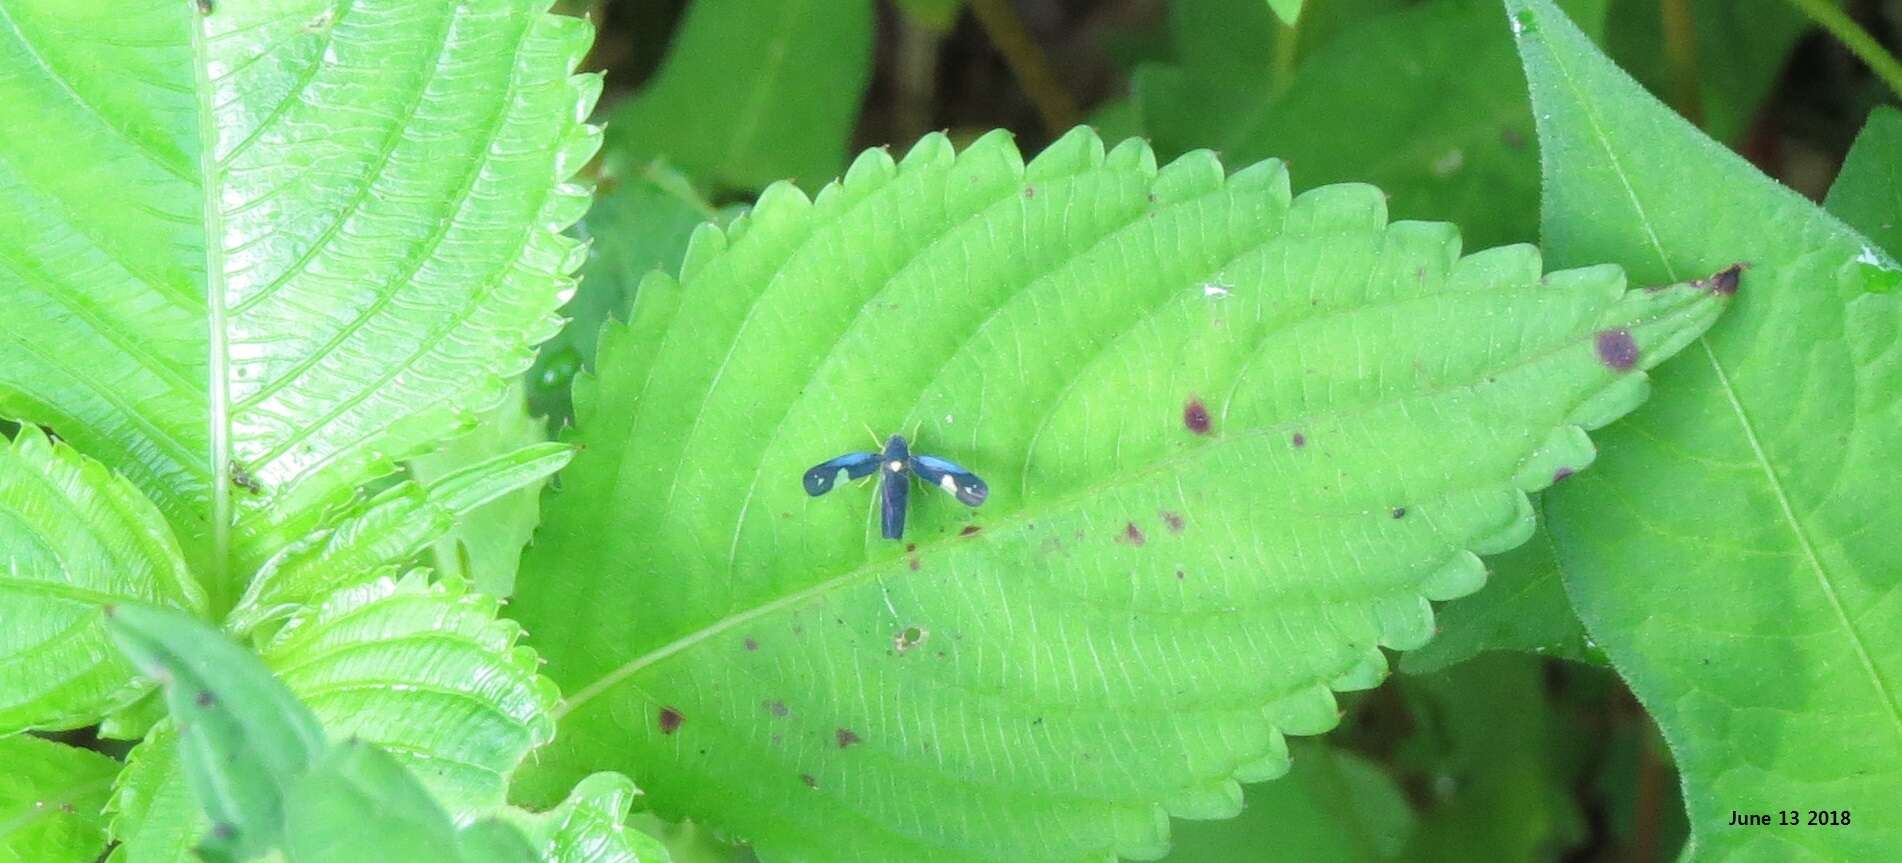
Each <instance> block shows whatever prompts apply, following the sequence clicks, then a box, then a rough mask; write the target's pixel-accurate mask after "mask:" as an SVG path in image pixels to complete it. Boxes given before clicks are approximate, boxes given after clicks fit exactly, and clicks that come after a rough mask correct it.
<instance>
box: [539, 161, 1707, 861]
mask: <svg viewBox="0 0 1902 863" xmlns="http://www.w3.org/2000/svg"><path fill="white" fill-rule="evenodd" d="M1287 183H1288V181H1287V175H1286V173H1285V172H1284V171H1283V170H1282V167H1281V165H1280V164H1279V163H1276V162H1266V163H1262V164H1259V165H1256V166H1253V167H1249V168H1246V169H1244V170H1241V171H1239V172H1237V173H1236V174H1234V175H1233V176H1225V172H1224V169H1223V167H1222V166H1221V165H1220V164H1219V163H1218V162H1217V161H1216V160H1215V158H1214V157H1213V156H1212V155H1210V154H1208V153H1206V152H1202V153H1195V154H1191V155H1190V156H1187V157H1185V158H1183V159H1182V160H1180V161H1178V162H1176V163H1174V164H1171V165H1169V166H1168V167H1165V168H1160V169H1158V168H1157V166H1156V163H1155V161H1154V159H1153V156H1152V155H1151V154H1150V152H1149V151H1148V149H1147V148H1146V147H1145V146H1144V145H1142V144H1141V143H1139V142H1129V143H1126V144H1124V145H1122V146H1119V147H1117V148H1115V149H1114V150H1113V151H1110V152H1107V153H1106V152H1105V150H1104V147H1103V145H1102V143H1101V142H1100V141H1099V140H1098V139H1096V138H1095V137H1094V136H1093V135H1091V134H1089V133H1088V132H1087V131H1081V130H1080V131H1077V132H1074V133H1072V134H1070V135H1067V136H1065V137H1064V138H1063V139H1062V140H1060V141H1059V142H1058V143H1056V144H1054V145H1052V147H1051V148H1050V149H1048V150H1047V151H1045V152H1044V153H1043V154H1042V155H1040V156H1039V157H1038V158H1037V159H1036V160H1035V161H1033V162H1032V163H1031V164H1030V165H1028V166H1026V165H1025V164H1024V163H1023V162H1022V160H1021V158H1020V157H1019V155H1018V152H1017V150H1016V149H1015V148H1014V147H1013V146H1012V145H1011V144H1010V142H1009V140H1008V138H1007V137H1005V136H1003V135H1001V134H994V135H989V136H986V137H984V138H983V139H981V140H979V141H978V142H976V143H974V144H973V145H972V146H971V147H970V148H968V149H967V150H965V151H964V152H962V153H954V152H953V151H952V148H951V146H950V145H949V144H948V143H947V142H946V141H945V140H944V139H943V138H941V137H937V136H933V137H930V138H927V139H926V140H925V141H923V142H922V143H920V144H919V145H918V146H917V147H916V148H914V149H913V150H912V151H911V152H910V153H909V154H908V155H907V156H906V157H905V158H904V160H903V162H902V164H894V163H893V161H892V160H891V158H890V157H889V156H888V155H886V154H885V153H884V152H883V151H877V150H875V151H871V152H868V153H867V154H866V155H864V156H863V157H861V158H860V159H859V161H858V162H857V163H856V164H855V165H854V167H853V168H852V170H851V171H850V172H849V173H848V174H847V176H846V178H845V180H844V181H842V182H841V183H840V184H838V185H835V186H831V187H828V188H827V189H826V190H825V191H824V192H822V193H821V194H820V195H819V196H818V198H817V199H816V200H815V201H810V202H809V201H808V200H807V199H806V198H805V197H804V196H803V195H802V194H801V193H799V192H798V190H797V189H795V188H793V187H791V186H789V185H780V186H776V187H774V188H773V189H770V190H768V191H767V192H766V193H765V195H763V196H762V198H761V200H760V202H759V204H758V206H757V207H756V208H755V209H754V210H753V211H752V212H751V213H750V214H749V215H747V216H746V217H745V218H744V219H742V220H740V221H739V222H737V223H735V224H734V225H733V226H732V227H731V228H730V229H729V230H728V231H727V232H725V233H721V232H718V231H717V230H715V229H711V228H703V229H702V231H701V233H700V234H699V236H697V237H696V240H695V242H694V244H693V246H692V247H691V248H690V249H689V251H688V254H687V258H686V261H685V263H684V265H683V266H682V275H681V278H680V280H679V281H678V282H675V281H674V280H672V279H669V278H666V277H652V278H650V279H649V280H648V282H646V283H645V284H644V285H643V286H642V288H641V291H640V293H639V294H638V295H637V297H636V303H635V309H634V313H633V316H632V320H631V322H630V323H629V324H627V325H625V326H611V327H610V328H609V330H608V332H607V333H606V334H605V335H604V337H603V341H602V345H601V355H600V370H599V374H598V376H597V377H589V378H583V379H582V380H581V381H580V382H579V384H578V385H577V392H576V408H577V419H578V429H579V431H578V433H577V434H576V435H575V442H576V443H577V444H578V445H579V446H580V447H582V449H581V451H580V452H579V454H578V455H577V457H576V461H575V462H574V464H573V465H571V467H570V468H569V469H568V470H567V471H565V472H564V474H563V475H562V478H561V490H560V492H559V493H557V494H555V495H553V496H551V497H550V498H549V500H548V501H546V503H547V507H546V508H545V512H544V520H543V527H542V529H541V531H540V532H539V533H538V534H537V537H536V542H535V544H534V545H533V546H531V547H530V552H529V554H528V555H527V556H526V557H525V559H524V564H523V571H522V580H521V589H520V590H518V595H517V598H516V600H515V603H514V605H512V606H511V608H512V609H513V611H512V613H513V614H514V615H515V616H517V617H518V618H519V619H521V620H522V621H523V622H524V624H525V625H526V626H527V628H528V629H529V631H530V632H531V633H532V634H533V635H534V638H535V644H536V645H537V649H538V650H540V651H542V653H543V655H544V656H545V657H546V658H547V660H548V662H549V665H548V670H549V673H550V675H551V676H552V677H554V678H555V679H556V680H557V681H559V682H561V683H563V684H564V687H565V689H566V691H567V692H568V693H570V695H569V700H568V701H567V702H565V704H564V706H563V711H564V712H565V717H564V718H563V720H562V725H561V734H560V736H559V737H558V739H557V741H556V743H555V744H554V745H553V746H552V747H551V748H550V749H549V750H546V751H544V752H543V753H542V754H541V755H540V756H539V757H538V760H537V761H536V762H535V763H534V765H533V766H532V767H531V768H530V771H531V772H530V774H529V775H528V776H526V777H525V780H526V781H528V783H529V784H528V785H527V787H525V788H523V791H522V796H524V797H525V798H526V799H531V800H538V801H551V800H553V799H554V798H555V797H557V796H559V795H560V794H561V793H562V792H563V791H565V789H566V788H567V787H568V786H569V785H571V784H572V783H573V782H574V781H576V780H578V779H579V778H580V776H581V774H583V773H585V772H587V771H591V770H597V769H622V770H626V771H629V772H630V775H636V776H638V777H639V780H640V782H641V785H642V787H643V788H644V789H646V790H647V791H648V792H649V794H650V795H651V799H652V800H653V802H654V808H655V810H656V811H657V812H659V813H661V814H662V815H667V816H679V815H689V816H692V817H694V818H696V819H698V820H701V821H703V822H704V823H707V824H710V825H712V826H714V827H716V828H719V829H722V830H725V831H727V832H729V833H730V834H731V835H734V836H735V837H737V838H739V839H743V840H747V841H750V842H752V843H753V844H754V845H755V847H756V848H758V849H759V850H760V853H761V854H762V856H763V857H764V858H765V859H768V860H780V859H826V860H834V859H865V860H891V859H911V858H915V857H918V856H921V855H924V854H925V853H926V849H930V850H931V853H933V854H935V855H937V856H939V857H941V858H943V859H980V858H982V859H997V858H1002V859H1011V860H1021V861H1036V860H1072V859H1089V858H1100V857H1104V856H1107V855H1108V854H1110V853H1112V852H1119V853H1124V854H1127V855H1143V854H1147V855H1155V854H1159V853H1161V852H1162V851H1163V850H1164V849H1165V848H1166V844H1167V826H1166V825H1167V821H1166V819H1165V818H1164V815H1165V813H1167V814H1175V815H1181V816H1196V817H1205V818H1206V817H1223V816H1228V815H1232V814H1234V812H1235V811H1236V809H1237V807H1238V806H1239V803H1240V790H1239V786H1238V784H1237V782H1238V780H1239V781H1260V780H1264V779H1267V778H1270V777H1273V776H1275V775H1277V774H1279V773H1280V772H1282V771H1283V770H1285V768H1286V759H1285V751H1286V750H1285V745H1286V744H1285V741H1284V735H1287V734H1313V733H1318V732H1321V731H1324V730H1326V729H1328V728H1329V727H1331V726H1332V725H1333V724H1334V723H1335V721H1336V719H1337V713H1336V708H1335V704H1334V699H1333V697H1332V695H1331V690H1333V689H1355V688H1366V687H1369V686H1372V685H1374V684H1375V683H1376V682H1378V681H1379V680H1380V679H1381V677H1382V675H1383V674H1384V673H1385V670H1386V659H1385V657H1384V655H1383V654H1382V653H1381V646H1383V645H1384V646H1387V647H1393V648H1397V649H1410V648H1412V647H1416V646H1418V645H1419V644H1421V643H1423V642H1424V641H1425V640H1426V639H1427V638H1428V637H1429V636H1430V635H1431V632H1432V618H1431V614H1430V612H1429V609H1428V606H1427V600H1428V599H1451V598H1454V597H1457V596H1461V595H1464V594H1466V593H1470V592H1471V591H1473V590H1476V589H1478V587H1479V586H1480V584H1481V582H1482V581H1483V569H1482V566H1481V565H1480V563H1479V560H1478V558H1477V557H1475V556H1474V554H1473V553H1474V552H1475V551H1479V552H1496V551H1502V550H1505V549H1508V548H1511V547H1512V546H1514V545H1517V544H1518V543H1519V542H1521V541H1523V539H1524V538H1525V536H1526V535H1527V534H1528V533H1529V532H1530V531H1531V528H1532V514H1531V510H1530V506H1529V504H1528V502H1527V500H1526V497H1525V492H1526V491H1530V490H1535V489H1538V488H1542V487H1544V486H1545V485H1547V484H1548V483H1549V482H1550V481H1551V480H1552V478H1553V476H1554V474H1555V472H1557V471H1559V470H1561V469H1571V468H1575V467H1576V466H1580V465H1583V464H1585V463H1586V462H1587V461H1589V460H1590V458H1591V455H1592V450H1591V444H1590V442H1589V441H1588V440H1587V438H1586V436H1585V432H1584V430H1585V429H1587V428H1591V427H1596V426H1598V425H1600V424H1602V423H1605V422H1609V421H1611V420H1612V419H1614V418H1616V417H1617V416H1619V415H1620V414H1622V413H1623V412H1625V411H1627V410H1629V409H1630V408H1631V407H1633V406H1635V405H1636V404H1637V403H1639V402H1640V401H1641V400H1642V399H1643V398H1644V395H1645V377H1644V376H1643V375H1642V374H1641V373H1640V371H1641V369H1642V368H1645V367H1649V366H1651V365H1653V364H1655V363H1657V362H1661V361H1663V360H1664V359H1665V358H1667V357H1668V356H1669V355H1670V354H1671V353H1672V352H1673V351H1674V350H1675V349H1676V348H1677V347H1678V346H1680V345H1682V344H1684V343H1685V342H1687V341H1688V340H1690V339H1692V338H1693V337H1695V335H1696V334H1697V333H1699V332H1701V331H1702V330H1703V328H1704V327H1706V326H1708V325H1709V323H1710V322H1711V321H1712V320H1713V319H1714V318H1715V317H1716V315H1717V314H1718V311H1719V310H1720V308H1721V307H1722V305H1723V301H1724V294H1723V291H1722V290H1714V289H1713V287H1715V288H1722V287H1725V286H1727V285H1728V284H1730V283H1729V282H1728V281H1727V280H1725V279H1719V280H1717V281H1715V282H1700V283H1697V284H1686V285H1680V286H1675V287H1663V288H1660V289H1656V290H1635V289H1634V290H1627V289H1626V286H1625V283H1624V280H1623V278H1622V276H1621V275H1620V274H1619V272H1618V271H1617V270H1615V269H1613V268H1608V267H1598V268H1591V269H1585V270H1577V271H1570V272H1565V273H1553V274H1549V275H1542V270H1541V266H1540V260H1539V256H1538V253H1537V252H1536V251H1535V250H1533V249H1531V248H1530V247H1524V246H1519V247H1510V248H1504V249H1496V250H1491V251H1487V252H1484V253H1480V254H1475V255H1471V256H1467V257H1465V258H1461V257H1460V255H1459V242H1458V238H1457V235H1456V233H1455V232H1454V230H1453V229H1452V228H1451V227H1449V226H1446V225H1439V224H1424V223H1396V224H1393V225H1389V224H1388V223H1387V220H1386V210H1385V207H1384V206H1383V202H1384V199H1383V197H1382V195H1381V194H1380V192H1379V191H1378V190H1376V189H1374V188H1372V187H1368V186H1338V187H1329V188H1325V189H1320V190H1316V191H1314V192H1311V193H1309V194H1306V195H1303V196H1301V197H1300V198H1294V199H1291V196H1290V195H1289V192H1288V184H1287ZM867 428H870V429H872V430H875V431H877V432H894V431H901V430H902V431H905V432H912V431H914V429H915V430H916V434H915V435H913V437H914V439H915V440H917V441H918V443H917V447H918V449H919V450H920V451H922V452H926V453H931V454H938V455H943V456H945V457H948V458H952V459H955V460H956V461H958V462H960V463H962V464H964V465H965V466H967V467H969V468H971V469H973V470H975V471H977V472H978V473H980V474H982V475H983V476H984V477H985V478H986V479H987V480H988V481H989V484H990V488H991V495H990V500H989V502H987V503H985V504H984V505H983V507H982V508H981V509H978V510H975V511H972V510H967V509H966V508H965V507H964V506H962V505H960V504H958V503H957V502H956V501H954V500H953V499H952V498H950V497H949V496H947V495H940V494H935V493H932V494H927V491H928V490H922V489H921V490H920V491H919V492H918V493H917V494H915V495H914V497H913V500H912V506H911V515H910V527H909V528H908V532H907V534H906V541H905V542H902V543H901V542H886V541H883V540H880V539H878V538H877V537H878V530H879V528H878V525H877V519H876V518H875V517H872V515H871V512H870V507H871V500H870V499H869V496H866V495H864V494H863V493H862V492H859V491H857V490H855V489H851V488H849V487H848V488H841V489H839V490H837V491H834V492H832V494H831V495H829V496H827V497H823V498H817V499H814V498H808V497H807V496H806V494H805V492H804V491H803V490H802V489H801V484H800V479H799V478H800V475H801V473H802V472H803V471H805V470H806V469H807V468H808V467H810V466H811V465H813V464H814V463H816V462H818V461H821V460H823V459H826V458H829V457H831V456H834V455H837V454H838V453H840V452H842V451H846V450H853V449H861V448H864V447H866V446H868V445H869V442H868V441H867V438H866V429H867ZM848 830H849V831H850V834H851V835H852V837H853V839H852V841H850V842H839V841H836V839H835V837H837V836H839V835H842V834H843V833H844V832H845V831H848Z"/></svg>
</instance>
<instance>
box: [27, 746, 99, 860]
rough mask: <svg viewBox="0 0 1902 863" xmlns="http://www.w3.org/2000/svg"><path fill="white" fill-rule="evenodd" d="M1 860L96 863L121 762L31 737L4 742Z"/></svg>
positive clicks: (95, 753)
mask: <svg viewBox="0 0 1902 863" xmlns="http://www.w3.org/2000/svg"><path fill="white" fill-rule="evenodd" d="M0 765H4V769H0V861H3V863H92V861H94V860H97V859H99V854H100V852H102V851H104V850H105V849H106V819H105V815H104V814H103V812H102V810H103V809H104V807H105V803H106V794H107V792H108V791H109V790H111V788H112V777H113V776H114V775H116V774H118V772H119V762H117V761H114V760H112V759H110V758H107V757H106V756H104V755H100V754H99V753H97V752H91V751H88V750H85V749H79V748H76V747H72V746H66V745H64V744H60V743H54V742H53V741H50V740H42V739H40V738H38V737H34V736H32V735H30V734H16V735H14V736H12V737H0Z"/></svg>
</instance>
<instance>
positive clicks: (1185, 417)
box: [1182, 396, 1209, 434]
mask: <svg viewBox="0 0 1902 863" xmlns="http://www.w3.org/2000/svg"><path fill="white" fill-rule="evenodd" d="M1182 424H1183V425H1185V426H1187V427H1188V429H1189V431H1192V432H1195V433H1196V434H1208V433H1209V407H1208V405H1205V404H1203V403H1202V400H1201V399H1198V398H1196V397H1194V396H1190V397H1189V400H1188V402H1186V403H1185V404H1183V405H1182Z"/></svg>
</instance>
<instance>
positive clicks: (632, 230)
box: [528, 164, 720, 428]
mask: <svg viewBox="0 0 1902 863" xmlns="http://www.w3.org/2000/svg"><path fill="white" fill-rule="evenodd" d="M614 182H615V185H613V186H612V187H610V188H609V189H608V190H607V191H604V192H603V193H602V194H601V195H599V196H598V197H596V198H595V202H594V207H593V208H591V209H589V210H588V215H587V217H586V218H584V219H583V220H582V221H581V222H580V223H579V224H578V225H577V226H576V227H577V232H578V233H580V234H581V236H582V237H584V238H585V239H586V240H587V241H588V244H589V245H588V262H587V263H586V264H583V265H582V267H581V284H580V287H579V288H577V289H576V291H575V295H574V297H573V298H572V299H570V300H569V301H568V304H567V305H565V306H562V308H561V312H562V314H564V315H567V316H568V318H569V321H568V323H567V324H566V325H564V326H563V327H562V329H561V332H560V333H557V334H556V335H555V337H554V338H552V339H549V340H548V342H547V343H546V344H544V345H542V348H541V353H540V354H538V355H537V356H536V358H535V365H534V367H533V368H530V369H529V372H528V405H529V412H530V413H532V414H534V415H536V416H545V417H548V418H549V420H550V423H551V425H553V426H555V427H557V428H559V427H560V426H561V425H563V424H564V423H567V422H569V421H571V420H573V419H574V404H573V402H572V401H571V400H570V398H569V391H570V388H571V386H572V385H573V382H574V376H575V374H576V373H577V372H579V371H580V370H581V369H583V368H590V369H591V368H594V344H595V339H596V338H597V337H598V336H599V335H600V333H601V325H602V324H605V323H607V321H608V318H610V317H612V318H615V319H618V320H626V319H627V310H628V307H629V305H630V304H631V303H632V302H633V301H634V286H635V285H638V284H640V281H641V277H642V276H645V275H647V272H648V271H649V270H663V271H666V272H667V273H670V274H671V273H675V272H678V271H679V269H680V256H681V255H684V254H686V252H687V238H688V237H689V236H692V234H693V229H694V227H695V226H696V225H699V224H700V223H701V222H705V221H716V220H719V218H720V214H719V213H718V212H716V211H715V210H714V209H713V208H712V207H711V206H709V205H708V204H707V202H706V201H704V200H702V199H701V198H700V196H699V194H698V193H696V192H694V190H693V188H692V187H691V186H689V185H688V183H687V181H686V178H685V177H683V176H682V175H680V174H678V173H674V172H672V171H671V170H669V169H668V168H667V167H666V166H664V165H661V164H650V165H647V166H645V167H643V168H642V169H641V170H640V171H638V172H635V173H634V174H632V175H631V176H628V177H626V178H623V179H620V180H618V181H614ZM604 185H605V182H604Z"/></svg>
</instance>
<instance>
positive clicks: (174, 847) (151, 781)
mask: <svg viewBox="0 0 1902 863" xmlns="http://www.w3.org/2000/svg"><path fill="white" fill-rule="evenodd" d="M106 811H107V814H108V815H110V816H111V819H112V821H111V832H112V838H113V839H114V840H116V841H117V842H118V843H119V844H118V845H117V846H115V847H114V848H113V849H112V856H111V857H110V858H108V863H191V861H193V860H194V859H195V858H193V857H192V856H191V849H192V846H194V845H196V844H197V843H198V841H199V840H200V839H203V838H204V836H205V832H206V831H207V830H208V829H210V827H211V823H210V822H209V821H208V820H206V818H205V815H204V813H203V812H201V811H200V810H199V808H198V803H197V801H195V800H193V799H192V789H191V786H190V785H189V784H188V783H187V781H186V779H185V765H184V763H183V762H181V761H180V760H179V754H178V733H177V732H176V731H175V730H173V728H172V726H171V725H170V724H164V723H161V724H160V725H158V726H157V727H155V728H153V729H152V731H151V733H150V734H147V735H146V737H145V739H144V740H141V741H139V743H138V745H136V746H134V747H132V751H131V752H130V753H128V754H127V755H126V765H125V769H124V770H121V771H119V778H118V780H117V781H116V782H115V783H114V785H113V789H112V798H111V800H110V801H109V802H108V804H107V807H106Z"/></svg>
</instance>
